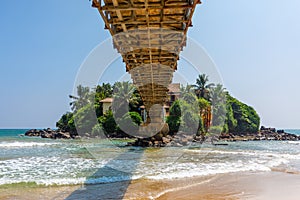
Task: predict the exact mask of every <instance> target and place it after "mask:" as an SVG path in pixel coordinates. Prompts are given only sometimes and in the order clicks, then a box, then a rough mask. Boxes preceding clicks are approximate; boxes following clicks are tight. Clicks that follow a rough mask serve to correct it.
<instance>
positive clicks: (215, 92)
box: [210, 84, 226, 127]
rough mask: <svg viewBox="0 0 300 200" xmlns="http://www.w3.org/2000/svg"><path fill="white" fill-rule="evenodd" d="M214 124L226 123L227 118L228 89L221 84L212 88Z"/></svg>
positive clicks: (221, 124)
mask: <svg viewBox="0 0 300 200" xmlns="http://www.w3.org/2000/svg"><path fill="white" fill-rule="evenodd" d="M210 93H211V106H212V126H220V127H222V126H223V125H224V122H225V119H226V91H225V88H223V86H222V85H221V84H217V85H216V86H215V87H212V88H211V92H210Z"/></svg>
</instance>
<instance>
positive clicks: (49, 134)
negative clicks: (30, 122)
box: [25, 128, 76, 139]
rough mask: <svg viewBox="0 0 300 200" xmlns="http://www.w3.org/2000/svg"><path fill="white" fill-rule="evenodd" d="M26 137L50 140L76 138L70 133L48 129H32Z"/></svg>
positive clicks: (27, 132)
mask: <svg viewBox="0 0 300 200" xmlns="http://www.w3.org/2000/svg"><path fill="white" fill-rule="evenodd" d="M25 136H29V137H41V138H50V139H71V138H75V137H76V136H74V135H72V134H70V133H69V132H62V131H60V130H52V129H50V128H47V129H42V130H38V129H31V130H29V131H26V133H25Z"/></svg>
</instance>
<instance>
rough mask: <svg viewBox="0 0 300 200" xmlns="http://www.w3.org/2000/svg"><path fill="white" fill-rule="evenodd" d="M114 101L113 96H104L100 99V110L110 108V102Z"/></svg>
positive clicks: (104, 110)
mask: <svg viewBox="0 0 300 200" xmlns="http://www.w3.org/2000/svg"><path fill="white" fill-rule="evenodd" d="M113 101H114V99H113V98H105V99H103V100H101V101H100V103H102V112H103V113H106V112H107V111H108V110H111V105H112V102H113Z"/></svg>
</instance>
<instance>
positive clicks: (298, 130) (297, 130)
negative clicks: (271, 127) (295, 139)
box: [284, 129, 300, 135]
mask: <svg viewBox="0 0 300 200" xmlns="http://www.w3.org/2000/svg"><path fill="white" fill-rule="evenodd" d="M284 131H285V132H287V133H293V134H296V135H300V129H285V130H284Z"/></svg>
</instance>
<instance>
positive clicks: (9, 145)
mask: <svg viewBox="0 0 300 200" xmlns="http://www.w3.org/2000/svg"><path fill="white" fill-rule="evenodd" d="M55 144H58V143H50V142H48V143H42V142H17V141H14V142H1V143H0V148H20V147H21V148H22V147H38V146H50V145H55Z"/></svg>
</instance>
